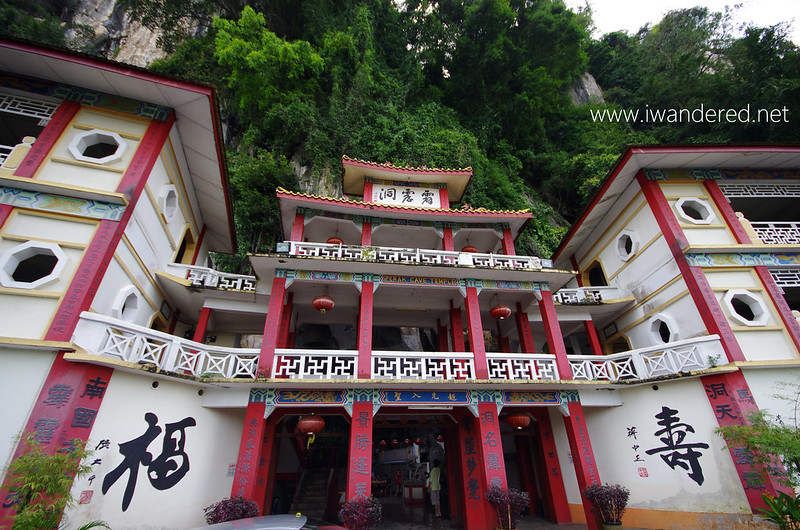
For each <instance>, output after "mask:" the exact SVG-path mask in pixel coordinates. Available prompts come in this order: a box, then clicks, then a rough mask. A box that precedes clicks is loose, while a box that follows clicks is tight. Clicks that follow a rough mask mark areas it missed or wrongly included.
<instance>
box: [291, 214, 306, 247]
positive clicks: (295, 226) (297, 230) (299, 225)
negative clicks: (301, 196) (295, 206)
mask: <svg viewBox="0 0 800 530" xmlns="http://www.w3.org/2000/svg"><path fill="white" fill-rule="evenodd" d="M305 223H306V215H305V214H304V213H300V212H297V213H296V214H294V223H292V235H291V236H290V237H289V241H297V242H300V241H303V231H304V230H305Z"/></svg>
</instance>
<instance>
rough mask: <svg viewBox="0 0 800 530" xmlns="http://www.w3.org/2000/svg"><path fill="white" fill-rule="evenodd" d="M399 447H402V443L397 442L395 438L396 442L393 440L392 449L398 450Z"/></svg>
mask: <svg viewBox="0 0 800 530" xmlns="http://www.w3.org/2000/svg"><path fill="white" fill-rule="evenodd" d="M399 445H400V442H398V441H397V438H395V439H394V440H392V449H397V447H398V446H399Z"/></svg>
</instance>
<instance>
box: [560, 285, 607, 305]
mask: <svg viewBox="0 0 800 530" xmlns="http://www.w3.org/2000/svg"><path fill="white" fill-rule="evenodd" d="M619 298H622V296H621V293H620V291H619V289H617V288H616V287H578V288H577V289H559V290H558V291H557V292H555V293H553V302H555V303H557V304H562V305H586V304H601V303H603V302H604V301H608V300H617V299H619Z"/></svg>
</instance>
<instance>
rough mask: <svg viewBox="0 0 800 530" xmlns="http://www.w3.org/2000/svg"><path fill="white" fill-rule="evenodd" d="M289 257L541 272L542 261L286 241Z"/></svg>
mask: <svg viewBox="0 0 800 530" xmlns="http://www.w3.org/2000/svg"><path fill="white" fill-rule="evenodd" d="M289 254H290V255H292V256H311V257H317V258H334V259H354V260H363V261H385V262H392V263H424V264H426V265H465V266H471V267H493V268H501V269H541V268H542V260H541V259H539V258H537V257H534V256H507V255H504V254H479V253H472V252H453V251H446V250H430V249H421V248H395V247H358V246H347V245H331V244H328V243H307V242H302V243H301V242H296V241H292V242H290V246H289Z"/></svg>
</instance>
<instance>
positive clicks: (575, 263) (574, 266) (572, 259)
mask: <svg viewBox="0 0 800 530" xmlns="http://www.w3.org/2000/svg"><path fill="white" fill-rule="evenodd" d="M569 262H570V263H571V264H572V269H573V270H574V271H575V272H577V273H578V274H576V275H575V280H577V282H578V287H583V277H582V275H581V267H580V265H579V264H578V260H577V259H575V255H574V254H573V255H572V256H570V257H569Z"/></svg>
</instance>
